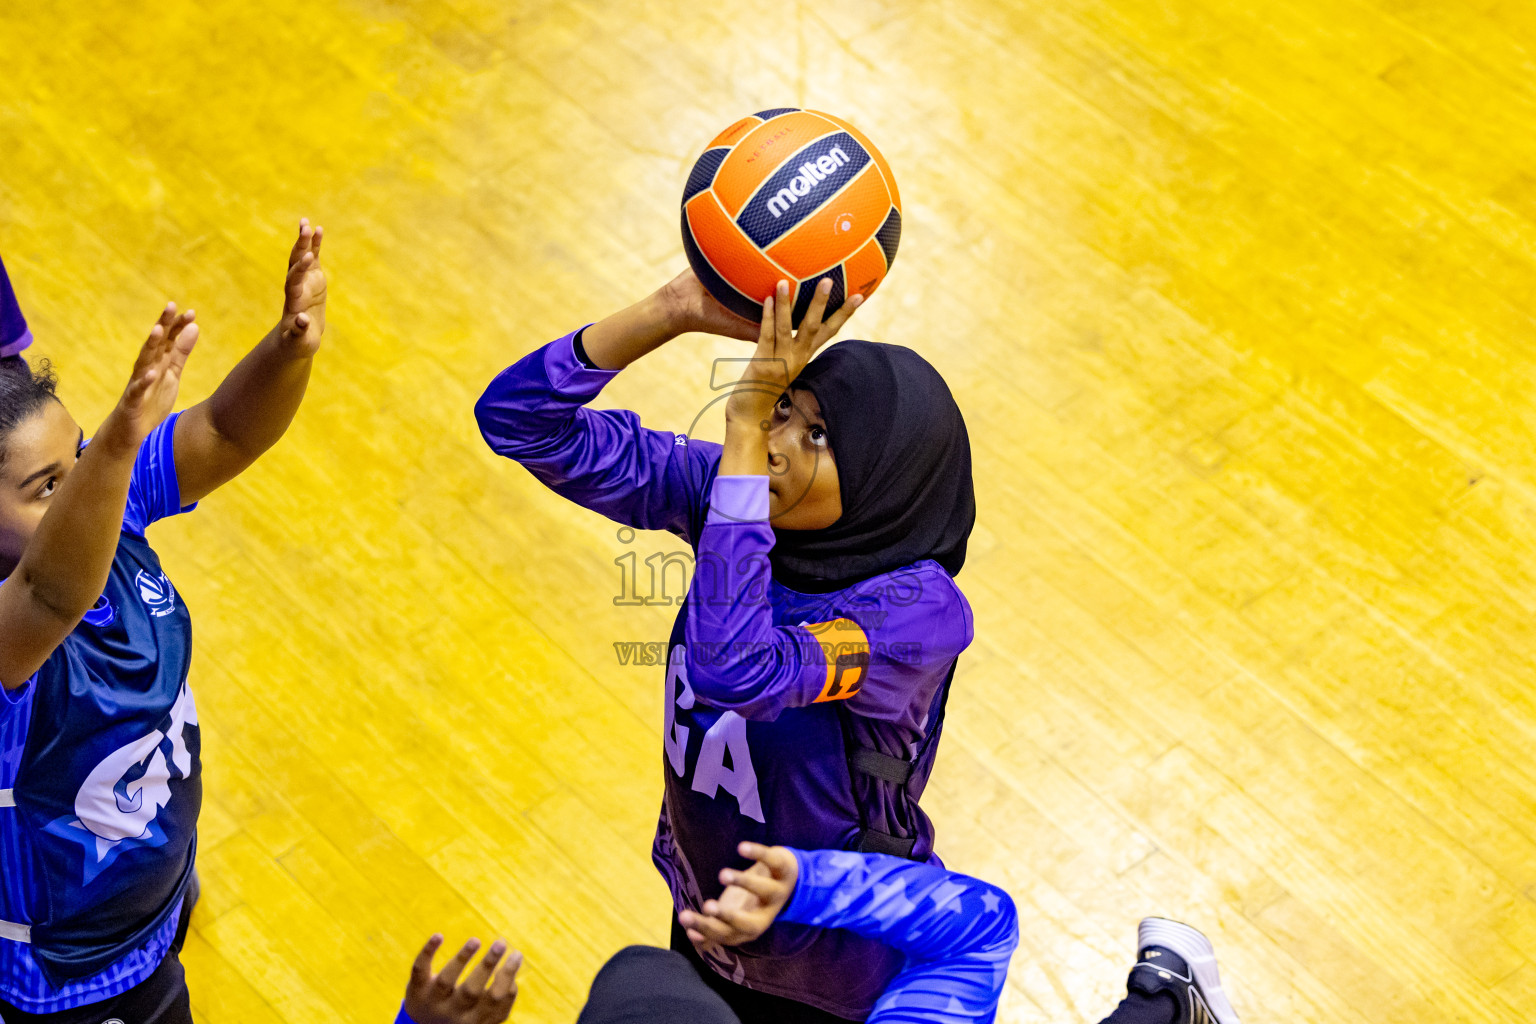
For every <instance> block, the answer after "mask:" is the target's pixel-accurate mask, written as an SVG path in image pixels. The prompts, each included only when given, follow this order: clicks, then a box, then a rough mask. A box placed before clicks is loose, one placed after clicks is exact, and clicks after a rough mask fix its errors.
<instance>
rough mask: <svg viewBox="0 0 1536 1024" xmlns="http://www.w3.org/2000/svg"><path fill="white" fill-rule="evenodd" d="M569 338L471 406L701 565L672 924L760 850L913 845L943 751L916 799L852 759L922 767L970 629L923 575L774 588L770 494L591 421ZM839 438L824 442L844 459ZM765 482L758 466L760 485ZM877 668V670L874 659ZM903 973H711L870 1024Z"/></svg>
mask: <svg viewBox="0 0 1536 1024" xmlns="http://www.w3.org/2000/svg"><path fill="white" fill-rule="evenodd" d="M573 336H574V335H573V334H568V335H565V336H563V337H561V338H558V339H556V340H555V341H553V342H551V343H550V344H548V345H546V346H544V347H543V348H541V349H538V350H536V351H534V352H532V353H530V354H529V355H527V356H525V357H524V358H523V359H521V360H519V361H518V362H517V363H516V364H514V365H513V366H512V367H510V368H508V369H507V370H505V371H504V372H503V373H502V374H501V375H500V376H498V377H497V378H496V379H495V380H494V381H493V382H492V383H491V385H490V387H489V388H488V389H487V390H486V392H485V394H484V395H483V396H482V397H481V399H480V401H479V402H478V403H477V404H476V406H475V414H476V418H477V419H478V421H479V424H480V429H481V432H482V434H483V435H484V437H485V440H486V442H487V443H488V444H489V445H490V446H491V448H492V449H493V450H494V451H495V452H497V453H498V454H500V455H504V456H506V457H507V458H510V459H514V460H515V461H517V462H519V463H520V464H522V465H523V466H524V467H525V468H526V469H528V470H529V472H531V473H532V474H533V475H534V476H535V477H536V478H538V479H539V480H540V481H542V482H543V483H544V484H545V485H547V486H548V487H550V488H551V489H552V490H554V491H555V492H556V493H558V494H561V495H563V496H565V497H567V498H570V499H571V500H572V501H575V502H577V503H578V504H581V505H583V506H585V507H587V508H589V509H592V510H594V511H597V512H600V513H602V514H603V515H606V516H608V517H609V518H610V519H613V520H615V521H616V522H620V523H623V524H625V525H628V526H633V527H637V528H640V529H653V530H667V531H668V532H670V533H673V534H674V535H676V536H678V537H680V538H682V539H683V540H685V541H686V542H688V543H689V544H690V546H692V548H693V549H694V556H695V573H694V579H693V582H692V584H691V586H690V588H689V592H688V596H687V599H686V600H685V602H684V604H683V607H682V609H681V610H680V611H679V613H678V617H677V620H676V621H675V622H674V624H673V628H672V635H671V638H670V641H669V644H668V658H667V671H666V680H667V697H666V721H665V723H664V733H663V737H664V739H663V746H664V748H665V756H664V768H663V776H664V778H665V790H664V798H663V802H662V808H661V817H660V822H659V823H658V826H657V831H656V839H655V843H654V846H653V849H652V856H653V859H654V860H655V862H656V865H657V867H658V868H659V869H660V871H661V873H662V875H663V876H664V877H665V878H666V880H667V884H668V886H669V887H670V888H671V891H672V899H673V903H674V905H675V906H676V908H677V909H679V910H681V909H684V908H695V909H696V908H698V907H699V905H700V904H701V903H702V902H703V900H705V899H709V898H713V897H715V896H718V895H719V893H720V891H721V888H722V887H721V885H720V883H719V881H718V876H719V872H720V869H721V868H722V867H727V866H730V867H742V866H744V862H742V861H741V859H740V857H739V856H738V855H737V853H736V845H737V843H739V842H740V841H742V840H751V841H754V842H759V843H764V844H767V845H784V846H792V847H797V848H800V849H834V850H836V849H848V848H849V847H851V846H852V845H853V844H855V843H857V842H858V840H859V836H860V833H861V831H862V830H863V829H866V828H868V829H873V830H877V831H880V832H885V833H888V834H892V835H897V836H906V837H915V839H916V845H915V847H914V849H913V858H914V859H916V860H919V861H923V860H929V859H933V860H935V861H936V858H933V855H932V850H933V826H932V824H931V823H930V822H929V820H928V818H927V816H926V815H925V814H923V812H922V811H921V810H920V809H919V808H918V807H917V804H916V800H917V799H918V797H919V796H921V794H922V790H923V787H924V785H925V784H926V782H927V778H928V773H929V771H930V770H931V768H932V763H933V755H934V745H929V747H928V748H927V749H926V752H925V753H924V754H923V756H922V757H921V758H920V759H919V760H918V762H917V764H916V765H915V768H914V771H913V773H912V777H911V779H910V780H909V781H908V783H907V784H906V785H905V786H897V785H894V784H891V783H886V782H880V781H877V780H875V779H873V778H870V777H868V776H865V775H864V774H862V773H857V772H852V771H851V770H850V768H849V760H848V756H849V743H850V741H851V743H852V744H854V745H856V746H861V747H866V748H870V749H873V750H876V751H879V752H881V753H883V754H887V755H890V756H892V757H895V758H899V759H903V760H908V759H913V758H914V757H916V756H917V755H918V753H919V751H920V750H921V749H922V748H921V743H922V741H923V738H924V736H925V734H926V731H927V729H928V728H929V726H930V724H931V721H932V719H933V716H934V714H935V712H936V710H937V707H938V703H939V695H940V691H941V689H942V687H943V684H944V682H945V680H946V679H947V678H948V675H949V671H950V669H951V667H952V665H953V663H954V661H955V658H956V657H957V656H958V655H959V653H960V652H961V651H962V650H964V649H965V647H966V646H968V645H969V644H970V641H971V636H972V626H971V612H970V607H969V605H968V604H967V603H966V601H965V598H964V596H963V595H962V594H961V593H960V590H959V588H958V587H956V586H955V583H954V580H952V579H951V578H950V576H949V575H948V574H947V573H946V572H945V571H944V570H943V569H942V568H941V567H940V566H939V565H938V563H936V562H934V561H931V560H925V561H921V562H917V563H914V564H912V565H909V566H905V567H903V568H901V569H898V570H896V571H894V572H890V573H885V574H883V575H880V576H876V577H873V578H871V579H868V580H865V581H863V582H861V583H859V584H857V585H856V586H853V587H850V588H848V589H846V590H840V591H835V592H833V593H828V594H802V593H799V592H797V591H793V590H790V589H788V588H786V587H784V586H782V585H780V584H779V583H777V582H775V581H774V580H773V579H772V576H771V569H770V565H769V560H768V553H769V551H770V550H771V548H772V547H773V543H774V533H773V529H772V527H771V526H770V525H769V523H768V478H767V477H766V476H734V477H718V476H717V471H718V469H719V462H720V452H721V449H720V446H719V445H715V444H710V443H707V442H701V441H695V440H692V439H690V438H688V437H686V436H683V435H678V434H672V433H669V432H664V431H656V430H647V429H645V428H643V427H641V426H640V420H639V417H638V416H637V415H636V414H635V413H633V412H629V411H626V410H605V411H597V410H592V409H587V408H584V406H585V405H586V403H588V402H590V401H591V400H592V399H593V398H594V397H596V396H597V394H598V393H599V392H600V391H601V390H602V388H603V385H605V384H606V383H607V382H608V381H609V380H611V379H612V378H613V377H614V375H615V373H616V372H617V371H605V370H594V369H589V368H587V367H585V366H583V365H582V364H581V362H580V361H579V360H578V359H577V358H576V355H575V352H574V349H573V345H572V338H573ZM836 446H837V439H836V438H832V447H833V451H834V457H835V452H836ZM765 469H766V467H765ZM866 652H867V663H866V662H865V655H866ZM901 964H902V954H901V953H899V952H898V951H896V950H895V949H894V948H893V947H891V946H888V945H885V944H883V943H880V942H877V941H874V940H871V939H868V938H865V937H862V936H859V935H856V934H854V933H852V932H849V931H844V930H839V929H830V930H829V929H816V928H809V927H805V926H802V925H794V924H788V923H786V924H785V925H784V926H783V927H778V928H774V929H772V930H771V931H770V932H769V933H768V934H767V935H765V936H764V937H763V938H761V939H759V940H757V941H756V942H753V943H749V944H747V945H745V946H741V947H738V948H736V949H733V950H731V951H728V952H727V953H725V954H724V955H723V956H722V958H721V959H718V960H713V961H711V966H712V967H713V968H714V969H715V970H717V971H718V972H719V973H720V974H721V975H723V976H724V977H727V978H731V979H733V980H734V981H736V982H737V983H739V984H743V985H746V986H748V987H750V988H754V989H758V990H761V991H764V992H769V993H772V994H774V995H781V996H786V997H789V998H792V999H797V1000H799V1001H802V1002H806V1003H809V1004H811V1005H813V1006H817V1007H820V1008H821V1009H824V1010H827V1011H829V1012H831V1013H835V1014H838V1015H841V1016H846V1017H852V1018H863V1017H865V1016H867V1015H868V1014H869V1012H870V1010H871V1009H872V1008H873V1006H874V1005H875V1001H876V999H877V998H879V996H880V993H881V992H882V991H884V989H885V988H886V986H887V984H888V983H889V982H890V980H891V979H892V978H893V977H894V976H895V974H896V972H897V971H898V970H899V969H900V967H901Z"/></svg>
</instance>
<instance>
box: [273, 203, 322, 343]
mask: <svg viewBox="0 0 1536 1024" xmlns="http://www.w3.org/2000/svg"><path fill="white" fill-rule="evenodd" d="M324 237H325V229H324V228H320V227H316V228H311V227H310V226H309V220H308V219H307V218H306V219H303V220H300V221H299V237H298V240H297V241H295V242H294V243H293V251H292V252H290V253H289V254H288V278H287V280H286V281H285V282H284V283H283V322H282V331H281V332H280V333H281V336H282V339H283V341H284V342H285V343H287V344H289V345H293V346H295V347H296V348H297V350H298V352H299V354H301V355H306V356H312V355H314V354H315V353H316V352H317V351H319V349H320V336H321V335H322V334H324V333H325V271H324V270H322V269H320V242H321V240H322V239H323V238H324Z"/></svg>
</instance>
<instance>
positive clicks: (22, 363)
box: [0, 356, 59, 464]
mask: <svg viewBox="0 0 1536 1024" xmlns="http://www.w3.org/2000/svg"><path fill="white" fill-rule="evenodd" d="M58 385H59V378H58V375H57V374H55V373H54V372H53V366H52V364H50V363H49V362H48V360H46V359H44V360H43V361H42V362H40V363H38V364H37V369H35V370H34V369H32V367H30V366H28V365H27V361H26V360H25V359H23V358H21V356H11V357H9V358H7V359H0V464H3V463H4V462H5V456H6V444H5V442H6V440H7V439H8V438H9V437H10V436H11V431H12V430H15V429H16V426H17V424H19V423H21V422H22V421H24V420H26V419H28V418H30V417H31V416H32V415H33V414H34V413H36V412H37V410H39V409H41V408H42V407H43V405H44V404H46V403H48V402H57V401H58V400H59V398H58V395H57V394H55V393H54V392H55V390H56V389H57V388H58Z"/></svg>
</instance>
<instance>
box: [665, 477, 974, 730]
mask: <svg viewBox="0 0 1536 1024" xmlns="http://www.w3.org/2000/svg"><path fill="white" fill-rule="evenodd" d="M773 543H774V533H773V528H772V526H770V524H769V522H768V478H767V477H766V476H721V477H718V478H716V479H715V480H714V482H713V484H712V486H711V488H710V500H709V513H708V515H707V517H706V519H705V524H704V527H703V529H702V530H701V532H700V535H699V542H698V560H697V562H696V564H695V567H694V579H693V586H692V587H691V588H690V590H689V592H688V603H689V609H688V617H687V623H686V626H685V632H684V637H685V640H686V643H687V659H688V680H689V683H690V685H691V686H692V687H693V692H694V694H695V695H696V696H697V697H698V699H699V700H701V701H703V702H704V703H705V704H707V705H709V706H711V707H717V708H722V709H726V710H731V711H735V712H736V713H737V714H739V715H741V716H742V717H743V718H748V719H764V720H772V719H773V718H775V717H777V716H778V714H779V712H780V711H782V710H783V709H784V708H788V707H804V706H806V705H808V704H815V703H821V702H823V701H834V700H846V701H848V707H849V709H850V710H852V711H854V712H855V713H857V714H859V715H862V716H864V717H867V718H874V719H880V720H884V721H892V722H904V724H906V725H908V726H910V727H911V728H914V729H920V728H923V727H924V723H923V722H920V721H911V720H908V719H910V716H911V715H912V709H913V707H914V700H913V696H914V694H918V693H920V696H921V697H922V700H920V701H917V702H916V706H920V707H924V708H925V707H927V701H928V699H929V698H931V697H932V696H933V694H934V693H935V692H937V690H938V687H939V686H940V685H941V684H942V682H943V680H944V677H945V676H946V674H947V673H948V671H949V667H950V664H951V663H952V662H953V661H954V659H955V658H956V657H957V656H958V655H959V654H960V652H961V651H963V650H964V649H965V648H966V647H967V646H968V645H969V644H970V642H971V638H972V621H971V609H970V605H969V604H968V603H967V602H966V600H965V597H964V595H962V594H961V593H960V589H959V588H958V587H957V586H955V582H954V580H953V579H951V578H950V576H949V575H948V574H947V573H946V572H944V570H943V569H942V568H941V567H940V566H939V565H938V564H937V563H935V562H926V563H919V564H917V565H915V566H911V567H907V568H904V569H901V570H897V571H895V572H890V573H885V574H883V575H881V576H877V577H874V578H872V579H870V580H866V581H864V582H863V583H861V584H859V585H857V586H855V587H850V588H848V589H847V590H844V591H840V592H837V593H834V594H829V595H827V599H826V601H825V602H824V604H823V611H822V612H821V613H819V614H818V617H817V618H816V620H815V621H807V622H800V623H789V624H780V623H776V622H775V621H774V609H773V606H772V602H771V601H770V600H769V599H768V596H767V595H768V592H769V589H768V588H769V585H770V583H771V579H772V567H771V565H770V563H769V552H770V551H771V550H772V548H773Z"/></svg>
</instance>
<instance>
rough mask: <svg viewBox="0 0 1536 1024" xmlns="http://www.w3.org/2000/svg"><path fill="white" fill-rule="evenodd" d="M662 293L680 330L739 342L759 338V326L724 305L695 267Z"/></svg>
mask: <svg viewBox="0 0 1536 1024" xmlns="http://www.w3.org/2000/svg"><path fill="white" fill-rule="evenodd" d="M660 294H661V296H662V298H663V299H664V300H665V303H666V306H667V311H668V315H669V317H670V318H671V319H672V321H673V323H674V325H675V327H676V329H677V330H678V331H679V332H683V331H698V332H699V333H701V334H718V335H720V336H721V337H723V338H735V339H736V340H737V341H756V340H757V325H756V324H754V323H753V322H752V321H751V320H747V319H744V318H742V317H739V316H737V315H736V314H735V313H732V312H731V311H730V310H728V309H726V308H725V307H724V306H722V305H721V304H720V302H719V301H718V300H717V299H716V298H715V297H714V296H713V295H711V294H709V291H708V289H706V288H705V287H704V285H703V283H702V282H701V281H700V280H699V278H698V276H697V275H696V274H694V272H693V270H692V268H690V269H688V270H685V271H683V272H682V273H681V274H678V275H677V276H676V277H674V278H673V279H672V280H671V281H669V282H667V284H666V285H665V286H664V287H663V288H662V289H661V293H660Z"/></svg>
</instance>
